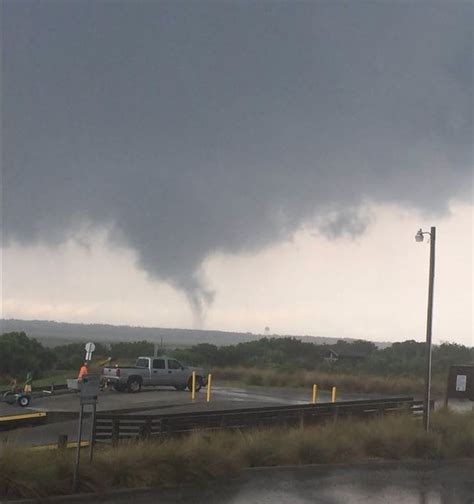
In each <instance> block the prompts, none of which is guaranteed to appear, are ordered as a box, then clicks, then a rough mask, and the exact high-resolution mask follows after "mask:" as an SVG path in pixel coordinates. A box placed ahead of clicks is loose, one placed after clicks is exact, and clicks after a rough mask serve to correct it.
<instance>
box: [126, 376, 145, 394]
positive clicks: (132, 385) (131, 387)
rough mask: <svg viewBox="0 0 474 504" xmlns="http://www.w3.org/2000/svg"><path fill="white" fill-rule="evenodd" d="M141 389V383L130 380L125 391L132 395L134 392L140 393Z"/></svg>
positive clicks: (136, 379)
mask: <svg viewBox="0 0 474 504" xmlns="http://www.w3.org/2000/svg"><path fill="white" fill-rule="evenodd" d="M141 389H142V382H141V380H140V379H138V378H130V380H128V383H127V390H128V391H129V392H131V393H132V394H134V393H135V392H140V390H141Z"/></svg>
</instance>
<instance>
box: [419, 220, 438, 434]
mask: <svg viewBox="0 0 474 504" xmlns="http://www.w3.org/2000/svg"><path fill="white" fill-rule="evenodd" d="M425 234H427V235H430V276H429V287H428V314H427V319H426V347H427V348H426V352H427V357H426V379H425V405H424V406H425V407H424V411H423V425H424V427H425V430H426V432H428V431H429V430H430V399H431V330H432V327H433V289H434V272H435V245H436V227H435V226H432V227H431V230H430V231H423V230H422V229H420V230H419V231H418V232H417V233H416V235H415V240H416V241H417V242H422V241H423V239H424V235H425Z"/></svg>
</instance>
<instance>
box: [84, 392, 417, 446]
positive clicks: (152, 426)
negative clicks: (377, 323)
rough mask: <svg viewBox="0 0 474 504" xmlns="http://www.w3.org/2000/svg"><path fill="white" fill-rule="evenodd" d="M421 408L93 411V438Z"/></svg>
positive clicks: (391, 404) (405, 400) (380, 404)
mask: <svg viewBox="0 0 474 504" xmlns="http://www.w3.org/2000/svg"><path fill="white" fill-rule="evenodd" d="M404 411H405V412H410V413H412V414H414V415H417V414H420V413H422V412H423V402H422V401H415V400H414V399H413V398H412V397H395V398H391V399H377V400H367V401H344V402H338V403H320V404H315V405H313V404H310V405H296V406H267V407H261V408H243V409H234V410H229V409H227V410H217V411H202V412H191V413H174V414H164V415H163V414H162V415H117V414H103V413H99V414H97V418H96V424H95V426H94V433H93V438H94V442H99V443H112V444H113V445H115V444H117V443H119V441H121V440H130V439H147V438H150V437H157V436H170V435H177V434H182V433H188V432H193V431H197V430H200V431H202V430H217V429H245V428H250V427H263V426H272V425H273V426H274V425H283V426H291V425H305V424H311V423H317V422H320V421H322V420H324V419H326V420H327V419H328V418H338V417H356V418H357V417H358V418H361V417H362V418H363V417H370V416H374V415H384V414H393V413H401V412H404Z"/></svg>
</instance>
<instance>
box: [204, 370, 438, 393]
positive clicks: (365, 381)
mask: <svg viewBox="0 0 474 504" xmlns="http://www.w3.org/2000/svg"><path fill="white" fill-rule="evenodd" d="M212 375H213V378H215V379H220V380H223V381H228V382H234V383H241V384H243V385H259V386H264V387H306V388H308V389H310V387H311V386H312V385H313V384H317V385H318V387H319V389H320V390H330V389H331V387H333V386H336V387H337V389H338V390H339V391H341V392H346V393H352V392H354V393H368V394H390V395H399V394H402V395H404V394H408V395H412V394H422V393H423V391H424V379H423V378H418V377H414V376H406V377H405V376H397V377H390V376H377V375H368V374H364V373H358V372H357V371H355V372H353V373H341V372H334V373H332V372H325V371H305V370H295V371H292V370H287V369H284V368H283V369H280V368H267V369H259V368H246V367H229V368H216V369H213V370H212ZM445 388H446V386H445V380H443V379H442V378H440V377H433V381H432V387H431V390H432V394H433V395H434V396H437V397H442V396H443V394H444V392H445Z"/></svg>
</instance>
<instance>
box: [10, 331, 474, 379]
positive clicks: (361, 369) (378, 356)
mask: <svg viewBox="0 0 474 504" xmlns="http://www.w3.org/2000/svg"><path fill="white" fill-rule="evenodd" d="M330 350H333V351H334V352H336V353H337V354H338V355H341V356H344V355H349V356H352V357H354V356H356V357H357V359H347V360H346V359H341V360H338V361H336V362H330V361H328V359H327V357H328V355H329V351H330ZM153 352H154V345H153V343H151V342H149V341H137V342H131V343H123V342H119V343H112V344H109V345H104V344H100V343H97V344H96V349H95V352H94V362H99V361H100V360H102V359H105V358H107V357H111V358H112V362H113V363H116V362H119V363H121V364H127V363H131V362H133V361H134V360H135V358H136V357H138V356H139V355H153ZM163 353H166V354H168V355H170V356H172V357H175V358H177V359H178V360H181V361H183V362H184V363H186V364H190V365H199V366H206V367H208V368H211V369H212V368H213V367H232V366H244V367H261V368H268V367H273V368H275V367H276V368H281V369H285V370H287V371H288V370H289V371H291V370H292V369H298V370H299V369H307V370H312V369H324V370H328V371H331V370H337V372H342V371H347V372H350V373H368V374H377V375H385V376H390V375H398V376H423V373H424V369H425V359H426V348H425V344H424V343H418V342H416V341H404V342H402V343H394V344H392V345H391V346H389V347H387V348H383V349H378V347H377V346H376V345H375V344H374V343H371V342H369V341H364V340H356V341H344V340H340V341H338V342H337V343H336V344H333V345H318V344H314V343H309V342H303V341H301V340H299V339H297V338H261V339H259V340H255V341H250V342H245V343H238V344H237V345H228V346H216V345H212V344H208V343H201V344H198V345H194V346H191V347H188V348H176V349H160V350H159V354H163ZM83 359H84V343H70V344H67V345H61V346H57V347H54V348H45V347H44V346H43V345H42V344H41V343H40V342H38V341H37V340H36V339H34V338H28V336H27V335H26V334H25V333H24V332H13V333H7V334H3V335H1V336H0V378H6V377H9V376H17V377H19V376H21V375H23V374H25V373H27V372H29V371H31V372H33V373H34V375H35V377H40V376H42V375H45V374H47V373H48V372H51V371H55V370H73V369H74V370H75V369H79V367H80V365H81V363H82V361H83ZM470 362H471V363H472V362H474V348H469V347H466V346H463V345H458V344H455V343H443V344H442V345H439V346H435V347H434V348H433V373H434V374H441V373H445V372H446V371H447V370H448V368H449V366H450V365H453V364H463V363H470Z"/></svg>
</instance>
